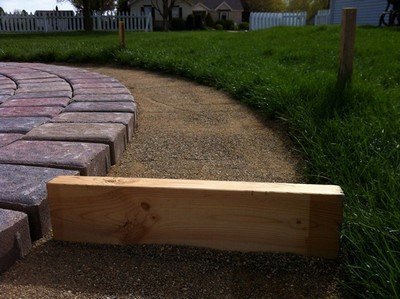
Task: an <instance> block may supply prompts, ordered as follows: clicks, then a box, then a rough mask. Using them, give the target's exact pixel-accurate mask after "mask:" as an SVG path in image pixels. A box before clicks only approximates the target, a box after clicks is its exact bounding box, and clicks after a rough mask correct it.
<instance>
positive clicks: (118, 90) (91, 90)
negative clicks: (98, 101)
mask: <svg viewBox="0 0 400 299" xmlns="http://www.w3.org/2000/svg"><path fill="white" fill-rule="evenodd" d="M74 94H75V95H79V94H128V95H130V94H131V93H130V91H129V90H128V89H127V88H126V87H122V88H118V87H110V88H100V86H99V87H97V88H82V89H78V90H74Z"/></svg>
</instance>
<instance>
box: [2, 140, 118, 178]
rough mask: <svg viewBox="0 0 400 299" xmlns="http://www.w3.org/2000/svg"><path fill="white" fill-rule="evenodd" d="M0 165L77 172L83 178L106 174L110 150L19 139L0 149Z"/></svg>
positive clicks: (103, 147)
mask: <svg viewBox="0 0 400 299" xmlns="http://www.w3.org/2000/svg"><path fill="white" fill-rule="evenodd" d="M0 164H19V165H31V166H44V167H53V168H63V169H72V170H78V171H79V172H80V173H81V174H82V175H91V176H102V175H106V174H107V172H108V170H109V168H110V149H109V146H108V145H106V144H100V143H83V142H63V141H30V140H19V141H16V142H14V143H11V144H9V145H7V146H4V147H2V148H0Z"/></svg>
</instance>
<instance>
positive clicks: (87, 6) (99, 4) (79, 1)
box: [57, 0, 115, 31]
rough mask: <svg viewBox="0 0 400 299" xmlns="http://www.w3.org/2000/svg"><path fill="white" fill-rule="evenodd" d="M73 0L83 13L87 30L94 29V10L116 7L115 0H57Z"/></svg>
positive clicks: (74, 4)
mask: <svg viewBox="0 0 400 299" xmlns="http://www.w3.org/2000/svg"><path fill="white" fill-rule="evenodd" d="M66 1H68V2H71V4H72V5H73V6H75V8H76V9H77V10H78V11H80V12H81V13H82V14H83V27H84V29H85V31H92V30H93V20H92V16H91V14H92V12H94V11H99V12H105V11H107V10H113V9H114V8H115V3H114V0H57V2H66Z"/></svg>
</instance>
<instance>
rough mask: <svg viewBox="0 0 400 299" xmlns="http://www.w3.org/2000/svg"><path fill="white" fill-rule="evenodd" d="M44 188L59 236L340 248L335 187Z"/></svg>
mask: <svg viewBox="0 0 400 299" xmlns="http://www.w3.org/2000/svg"><path fill="white" fill-rule="evenodd" d="M47 188H48V196H49V204H50V211H51V220H52V224H53V232H54V238H55V239H57V240H64V241H74V242H89V243H90V242H92V243H105V244H139V243H147V244H149V243H150V244H161V243H163V244H177V245H192V246H202V247H211V248H215V249H223V250H238V251H271V252H291V253H297V254H303V255H310V256H320V257H325V258H336V257H337V254H338V251H339V230H340V224H341V222H342V200H343V192H342V190H341V189H340V187H338V186H322V185H296V184H271V183H249V182H222V181H190V180H162V179H142V178H138V179H134V178H111V177H108V178H101V177H73V176H69V177H67V176H64V177H57V178H55V179H53V180H52V181H51V182H49V183H48V185H47Z"/></svg>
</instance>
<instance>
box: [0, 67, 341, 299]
mask: <svg viewBox="0 0 400 299" xmlns="http://www.w3.org/2000/svg"><path fill="white" fill-rule="evenodd" d="M89 69H91V70H93V71H96V72H99V73H103V74H106V75H109V76H112V77H115V78H117V79H118V80H120V81H121V82H122V83H124V84H125V85H126V86H127V87H128V88H129V89H130V90H131V92H132V94H134V95H135V98H136V101H137V103H138V106H139V128H138V131H137V133H136V135H135V137H134V138H133V141H132V142H131V144H130V146H129V147H128V149H127V151H126V152H125V153H124V156H123V157H122V159H121V160H120V162H119V163H117V165H115V166H113V167H112V169H111V172H110V173H109V175H111V176H127V177H158V178H185V179H213V180H244V181H263V182H301V177H300V176H299V174H298V172H297V170H296V165H297V162H298V158H297V157H296V156H295V155H294V154H293V152H292V150H291V149H292V145H291V143H290V140H289V139H288V138H287V135H286V134H285V132H284V130H282V129H281V125H280V124H279V123H276V122H268V123H263V122H262V121H261V120H260V119H259V118H257V116H255V115H254V114H253V113H252V112H251V111H249V110H248V109H247V108H245V107H243V106H242V105H240V104H238V103H237V102H235V101H234V100H232V99H231V98H230V97H229V96H227V95H226V94H224V93H221V92H219V91H216V90H214V89H211V88H208V87H204V86H200V85H197V84H193V83H190V82H187V81H184V80H181V79H177V78H174V77H165V76H161V75H157V74H154V73H149V72H145V71H137V70H121V69H115V68H109V67H100V68H99V67H89ZM338 276H339V269H338V266H337V263H336V262H334V261H324V260H320V259H306V258H302V257H298V256H295V255H285V254H242V253H234V252H221V251H215V250H209V249H202V248H190V247H179V246H161V245H157V246H150V245H141V246H129V247H115V246H103V245H83V244H67V243H62V242H55V241H52V240H42V241H40V242H39V243H36V244H35V248H34V250H33V251H32V253H31V254H30V255H29V256H28V257H27V258H26V259H25V260H22V261H20V262H18V263H17V264H16V265H14V266H13V267H12V268H11V269H10V270H9V271H7V272H6V273H5V274H3V276H1V277H0V297H1V298H2V297H4V298H172V297H173V298H182V297H185V298H221V297H224V298H248V297H253V298H260V297H264V298H309V297H311V298H321V297H325V298H327V297H329V298H332V297H340V294H339V293H338V283H337V277H338Z"/></svg>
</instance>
